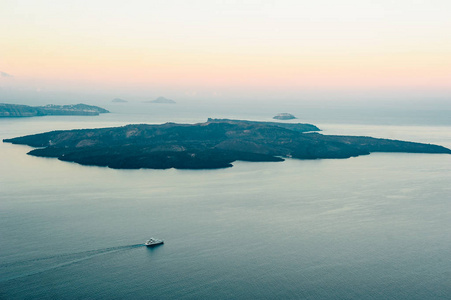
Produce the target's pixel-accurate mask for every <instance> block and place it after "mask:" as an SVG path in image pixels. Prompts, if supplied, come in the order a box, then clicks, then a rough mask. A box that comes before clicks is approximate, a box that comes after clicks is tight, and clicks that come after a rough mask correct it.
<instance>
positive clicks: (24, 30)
mask: <svg viewBox="0 0 451 300" xmlns="http://www.w3.org/2000/svg"><path fill="white" fill-rule="evenodd" d="M450 11H451V1H448V0H446V1H445V0H428V1H419V0H397V1H392V0H380V1H369V0H343V1H332V0H318V1H283V0H281V1H275V0H268V1H265V0H260V1H257V0H254V1H252V0H249V1H246V0H223V1H214V0H210V1H201V0H198V1H175V0H165V1H159V0H156V1H152V0H150V1H135V0H130V1H48V0H30V1H26V0H25V1H12V0H6V1H1V2H0V27H1V28H2V30H1V39H0V72H2V73H0V96H1V95H2V92H3V95H5V91H7V94H8V95H14V94H15V93H18V94H20V93H21V92H23V91H28V92H30V91H31V92H35V93H42V92H54V91H56V92H65V91H67V92H71V93H74V92H75V93H77V92H80V93H97V94H102V93H104V94H106V95H109V96H110V95H118V96H121V95H125V96H127V95H128V96H130V97H135V98H140V97H146V96H148V95H149V93H152V95H160V94H163V95H168V96H175V97H183V96H185V97H200V96H202V97H207V98H211V99H215V97H239V95H240V94H243V93H246V95H250V96H252V95H255V97H258V96H261V95H262V94H266V95H271V94H273V95H277V94H279V93H281V92H282V91H283V92H286V91H289V93H290V95H292V96H293V97H296V95H297V94H298V93H299V94H302V93H303V92H304V91H306V90H308V91H327V90H333V91H346V92H347V93H349V92H352V91H353V90H354V91H360V92H361V93H365V91H371V92H375V91H376V92H380V93H381V94H384V93H385V94H390V92H394V93H397V94H398V95H399V94H403V93H405V94H406V95H410V94H415V93H421V94H422V95H425V96H427V95H434V96H438V97H447V96H449V95H450V92H451V18H450V17H449V13H450ZM330 96H331V97H332V95H330ZM4 97H5V96H3V98H4ZM0 100H2V101H0V102H7V101H6V100H7V99H0Z"/></svg>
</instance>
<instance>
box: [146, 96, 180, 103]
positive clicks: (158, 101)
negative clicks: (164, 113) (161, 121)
mask: <svg viewBox="0 0 451 300" xmlns="http://www.w3.org/2000/svg"><path fill="white" fill-rule="evenodd" d="M144 103H164V104H175V103H176V102H175V101H174V100H172V99H168V98H165V97H158V98H157V99H155V100H150V101H144Z"/></svg>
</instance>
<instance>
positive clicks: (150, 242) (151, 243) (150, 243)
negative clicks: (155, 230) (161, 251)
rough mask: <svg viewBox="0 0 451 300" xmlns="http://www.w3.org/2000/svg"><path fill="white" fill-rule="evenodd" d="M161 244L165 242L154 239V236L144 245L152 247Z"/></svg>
mask: <svg viewBox="0 0 451 300" xmlns="http://www.w3.org/2000/svg"><path fill="white" fill-rule="evenodd" d="M161 244H164V241H163V240H159V239H154V238H150V239H148V240H147V241H146V242H145V243H144V245H146V246H147V247H152V246H156V245H161Z"/></svg>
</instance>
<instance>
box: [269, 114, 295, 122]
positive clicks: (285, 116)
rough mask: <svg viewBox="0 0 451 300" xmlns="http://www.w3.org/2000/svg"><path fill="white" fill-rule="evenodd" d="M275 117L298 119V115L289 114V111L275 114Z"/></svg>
mask: <svg viewBox="0 0 451 300" xmlns="http://www.w3.org/2000/svg"><path fill="white" fill-rule="evenodd" d="M273 119H276V120H293V119H296V117H295V116H293V115H292V114H289V113H280V114H277V115H275V116H274V117H273Z"/></svg>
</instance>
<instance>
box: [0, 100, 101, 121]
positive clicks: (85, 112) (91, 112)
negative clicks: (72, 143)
mask: <svg viewBox="0 0 451 300" xmlns="http://www.w3.org/2000/svg"><path fill="white" fill-rule="evenodd" d="M104 113H109V111H108V110H106V109H104V108H101V107H98V106H93V105H86V104H82V103H80V104H72V105H54V104H49V105H45V106H28V105H19V104H7V103H0V118H12V117H38V116H50V115H51V116H98V115H99V114H104Z"/></svg>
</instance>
